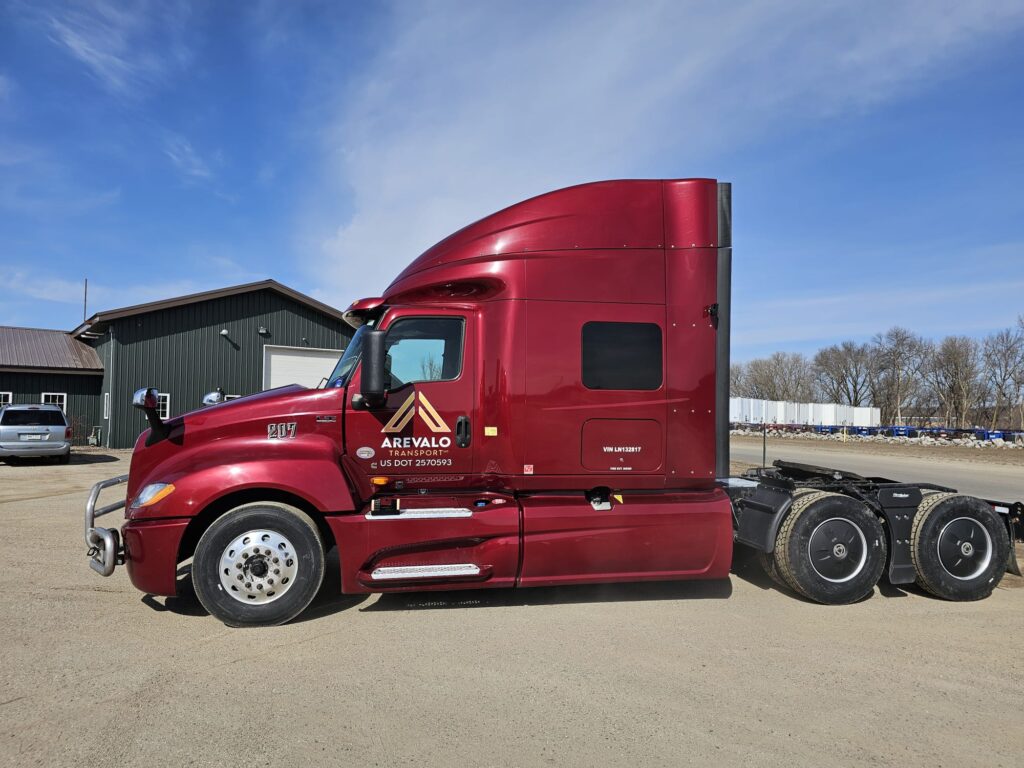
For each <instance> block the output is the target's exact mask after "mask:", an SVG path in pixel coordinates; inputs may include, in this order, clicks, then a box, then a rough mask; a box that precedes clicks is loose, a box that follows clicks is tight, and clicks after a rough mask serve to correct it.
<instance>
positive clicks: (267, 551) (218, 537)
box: [192, 503, 324, 627]
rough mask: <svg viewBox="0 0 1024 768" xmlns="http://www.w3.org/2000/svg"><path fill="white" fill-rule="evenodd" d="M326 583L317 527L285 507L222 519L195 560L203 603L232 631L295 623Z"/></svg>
mask: <svg viewBox="0 0 1024 768" xmlns="http://www.w3.org/2000/svg"><path fill="white" fill-rule="evenodd" d="M323 578H324V547H323V542H322V541H321V539H320V533H319V531H318V530H317V527H316V523H314V522H313V520H312V519H310V517H309V516H308V515H307V514H305V513H304V512H302V511H301V510H299V509H296V508H295V507H291V506H288V505H285V504H276V503H257V504H248V505H245V506H243V507H238V508H237V509H234V510H232V511H230V512H228V513H227V514H226V515H224V516H222V517H219V518H217V520H215V521H214V523H213V524H212V525H211V526H210V527H209V528H207V529H206V531H205V532H204V533H203V535H202V537H200V539H199V543H198V544H197V545H196V551H195V556H194V558H193V560H192V582H193V585H194V586H195V590H196V596H197V597H198V598H199V602H200V603H202V605H203V607H204V608H206V610H208V611H209V612H210V613H211V614H212V615H213V616H216V617H217V618H218V619H220V620H221V621H223V622H224V623H225V624H227V625H228V626H231V627H244V626H257V627H258V626H273V625H276V624H284V623H285V622H287V621H290V620H291V619H293V618H295V617H296V616H298V615H299V614H300V613H301V612H302V611H303V610H304V609H305V608H306V606H308V605H309V603H310V602H311V601H312V600H313V598H314V597H315V596H316V593H317V591H319V589H320V584H321V583H322V582H323Z"/></svg>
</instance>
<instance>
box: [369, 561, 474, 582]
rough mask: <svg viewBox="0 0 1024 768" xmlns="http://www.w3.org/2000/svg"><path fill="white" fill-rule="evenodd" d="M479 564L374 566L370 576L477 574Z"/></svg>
mask: <svg viewBox="0 0 1024 768" xmlns="http://www.w3.org/2000/svg"><path fill="white" fill-rule="evenodd" d="M479 575H480V566H478V565H473V564H472V563H452V564H450V565H395V566H389V567H385V568H375V569H374V570H373V573H371V574H370V577H371V578H372V579H373V580H374V581H396V580H405V579H439V578H440V579H446V578H451V577H454V576H479Z"/></svg>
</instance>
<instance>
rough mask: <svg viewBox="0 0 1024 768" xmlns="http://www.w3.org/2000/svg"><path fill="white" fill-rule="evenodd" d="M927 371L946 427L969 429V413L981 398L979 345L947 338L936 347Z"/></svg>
mask: <svg viewBox="0 0 1024 768" xmlns="http://www.w3.org/2000/svg"><path fill="white" fill-rule="evenodd" d="M934 349H935V353H934V355H933V356H932V359H931V362H930V365H929V371H930V378H931V379H932V381H933V382H934V386H935V388H936V394H937V395H938V396H939V397H940V398H941V400H942V403H943V407H944V411H945V415H946V423H947V424H949V425H950V426H952V427H969V426H971V425H972V419H971V413H972V412H973V411H974V410H975V408H976V407H977V406H978V405H979V403H980V402H981V400H982V396H983V394H984V385H983V382H982V376H981V345H980V344H979V343H978V342H977V341H976V340H975V339H972V338H970V337H968V336H947V337H946V338H944V339H943V340H942V342H941V343H940V344H939V345H938V346H936V347H935V348H934Z"/></svg>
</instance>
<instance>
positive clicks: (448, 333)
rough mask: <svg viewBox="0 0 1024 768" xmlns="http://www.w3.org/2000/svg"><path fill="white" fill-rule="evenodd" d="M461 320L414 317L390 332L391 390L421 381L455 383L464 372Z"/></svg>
mask: <svg viewBox="0 0 1024 768" xmlns="http://www.w3.org/2000/svg"><path fill="white" fill-rule="evenodd" d="M462 335H463V321H462V318H461V317H411V318H408V319H406V320H397V321H396V322H395V324H394V325H392V326H391V327H390V328H389V329H388V334H387V340H386V346H387V360H388V371H389V373H390V374H391V387H390V388H391V389H398V387H401V386H404V385H406V384H411V383H413V382H420V381H451V380H452V379H457V378H459V374H461V373H462Z"/></svg>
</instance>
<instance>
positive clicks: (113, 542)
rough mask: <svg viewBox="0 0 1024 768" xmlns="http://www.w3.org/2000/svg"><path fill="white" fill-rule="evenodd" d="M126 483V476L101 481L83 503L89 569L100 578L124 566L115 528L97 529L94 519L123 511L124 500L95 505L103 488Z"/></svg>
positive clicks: (122, 551)
mask: <svg viewBox="0 0 1024 768" xmlns="http://www.w3.org/2000/svg"><path fill="white" fill-rule="evenodd" d="M126 482H128V475H120V476H118V477H112V478H110V479H109V480H101V481H100V482H98V483H96V485H94V486H93V487H92V491H91V492H90V493H89V500H88V501H87V502H85V545H86V546H87V547H88V548H89V552H88V554H89V567H90V568H92V569H93V570H94V571H96V573H98V574H99V575H100V576H109V575H110V574H112V573H113V572H114V568H116V567H117V566H118V565H122V564H124V550H123V549H122V548H121V536H120V534H119V533H118V530H117V528H102V527H99V526H97V525H96V518H97V517H100V516H102V515H109V514H110V513H111V512H116V511H117V510H119V509H124V505H125V501H126V499H123V498H122V499H121V500H120V501H115V502H114V503H113V504H108V505H106V506H105V507H100V508H98V509H97V508H96V503H97V502H98V501H99V498H100V493H101V492H102V491H103V489H104V488H110V487H112V486H115V485H120V484H121V483H126Z"/></svg>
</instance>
